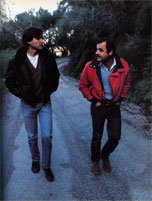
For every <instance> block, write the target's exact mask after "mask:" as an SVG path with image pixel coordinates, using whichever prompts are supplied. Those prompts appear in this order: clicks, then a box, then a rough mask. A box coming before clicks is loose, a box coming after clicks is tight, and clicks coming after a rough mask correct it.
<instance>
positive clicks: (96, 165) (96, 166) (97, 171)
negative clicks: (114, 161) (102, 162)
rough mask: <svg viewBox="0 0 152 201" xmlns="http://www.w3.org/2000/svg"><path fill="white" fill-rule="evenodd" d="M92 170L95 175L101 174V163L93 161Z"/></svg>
mask: <svg viewBox="0 0 152 201" xmlns="http://www.w3.org/2000/svg"><path fill="white" fill-rule="evenodd" d="M91 171H92V172H93V173H94V174H95V175H99V174H100V173H101V169H100V167H99V163H98V162H92V167H91Z"/></svg>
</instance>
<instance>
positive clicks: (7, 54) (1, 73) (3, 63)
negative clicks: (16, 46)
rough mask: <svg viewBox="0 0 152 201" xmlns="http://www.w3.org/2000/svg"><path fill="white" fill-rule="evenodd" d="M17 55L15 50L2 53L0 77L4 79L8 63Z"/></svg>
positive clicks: (0, 52)
mask: <svg viewBox="0 0 152 201" xmlns="http://www.w3.org/2000/svg"><path fill="white" fill-rule="evenodd" d="M14 53H15V50H13V49H6V50H1V51H0V61H1V62H0V77H1V78H4V77H5V73H6V69H7V65H8V61H9V58H10V57H11V56H13V54H14Z"/></svg>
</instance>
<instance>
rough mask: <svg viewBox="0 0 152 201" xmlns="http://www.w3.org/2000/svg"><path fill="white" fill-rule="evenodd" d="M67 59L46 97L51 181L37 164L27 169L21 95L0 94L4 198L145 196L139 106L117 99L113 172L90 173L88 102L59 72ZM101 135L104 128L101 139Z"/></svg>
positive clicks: (144, 132)
mask: <svg viewBox="0 0 152 201" xmlns="http://www.w3.org/2000/svg"><path fill="white" fill-rule="evenodd" d="M67 61H68V59H67V58H62V59H58V60H57V62H58V65H59V68H60V72H61V77H60V85H59V89H58V90H57V92H55V93H54V94H53V95H52V97H51V98H52V107H53V152H52V170H53V172H54V175H55V181H54V182H52V183H49V182H47V181H46V179H45V177H44V173H43V171H42V169H41V171H40V173H38V174H33V173H32V172H31V159H30V153H29V148H28V143H27V135H26V132H25V128H24V124H23V120H22V115H21V111H20V100H19V99H17V98H16V97H14V96H12V95H11V94H10V93H7V94H5V95H4V97H3V111H2V112H3V136H2V142H3V143H2V152H3V153H2V154H3V158H2V167H3V172H2V173H3V183H2V184H3V189H2V190H3V200H7V201H9V200H15V201H17V200H24V201H25V200H28V201H29V200H52V201H59V200H60V201H85V200H94V201H95V200H96V201H107V200H108V201H118V200H123V201H124V200H128V201H137V200H138V201H150V200H151V199H152V192H151V189H152V183H151V139H150V137H148V136H149V135H148V132H150V131H149V123H148V121H147V119H146V117H145V116H144V115H142V110H141V108H140V107H138V106H136V105H134V104H129V103H126V104H124V103H123V104H122V106H121V108H122V138H121V141H120V145H119V146H118V148H117V149H116V151H115V152H114V153H113V154H112V155H111V165H112V173H111V174H109V173H106V172H104V171H103V170H102V173H101V175H100V176H94V175H93V174H92V172H91V171H90V167H91V162H90V141H91V135H92V125H91V124H92V122H91V116H90V103H89V102H88V101H87V100H85V99H84V98H83V97H82V94H81V93H80V91H79V90H78V85H79V83H78V81H77V80H75V79H73V78H70V77H68V76H64V75H63V74H62V68H63V66H64V65H66V63H67ZM106 138H107V135H106V130H105V131H104V138H103V141H104V142H105V140H106ZM39 143H40V142H39ZM100 165H101V166H102V163H100Z"/></svg>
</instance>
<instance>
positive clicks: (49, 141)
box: [42, 136, 52, 143]
mask: <svg viewBox="0 0 152 201" xmlns="http://www.w3.org/2000/svg"><path fill="white" fill-rule="evenodd" d="M51 142H52V136H49V137H42V143H51Z"/></svg>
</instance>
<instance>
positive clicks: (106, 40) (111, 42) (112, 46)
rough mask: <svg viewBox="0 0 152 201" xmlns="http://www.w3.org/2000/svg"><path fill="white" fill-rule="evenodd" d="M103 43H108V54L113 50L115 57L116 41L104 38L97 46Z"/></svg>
mask: <svg viewBox="0 0 152 201" xmlns="http://www.w3.org/2000/svg"><path fill="white" fill-rule="evenodd" d="M103 42H106V48H107V53H109V52H110V51H111V50H113V55H114V54H115V44H114V41H113V40H112V39H110V38H103V39H101V40H98V41H97V42H96V44H99V43H103Z"/></svg>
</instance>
